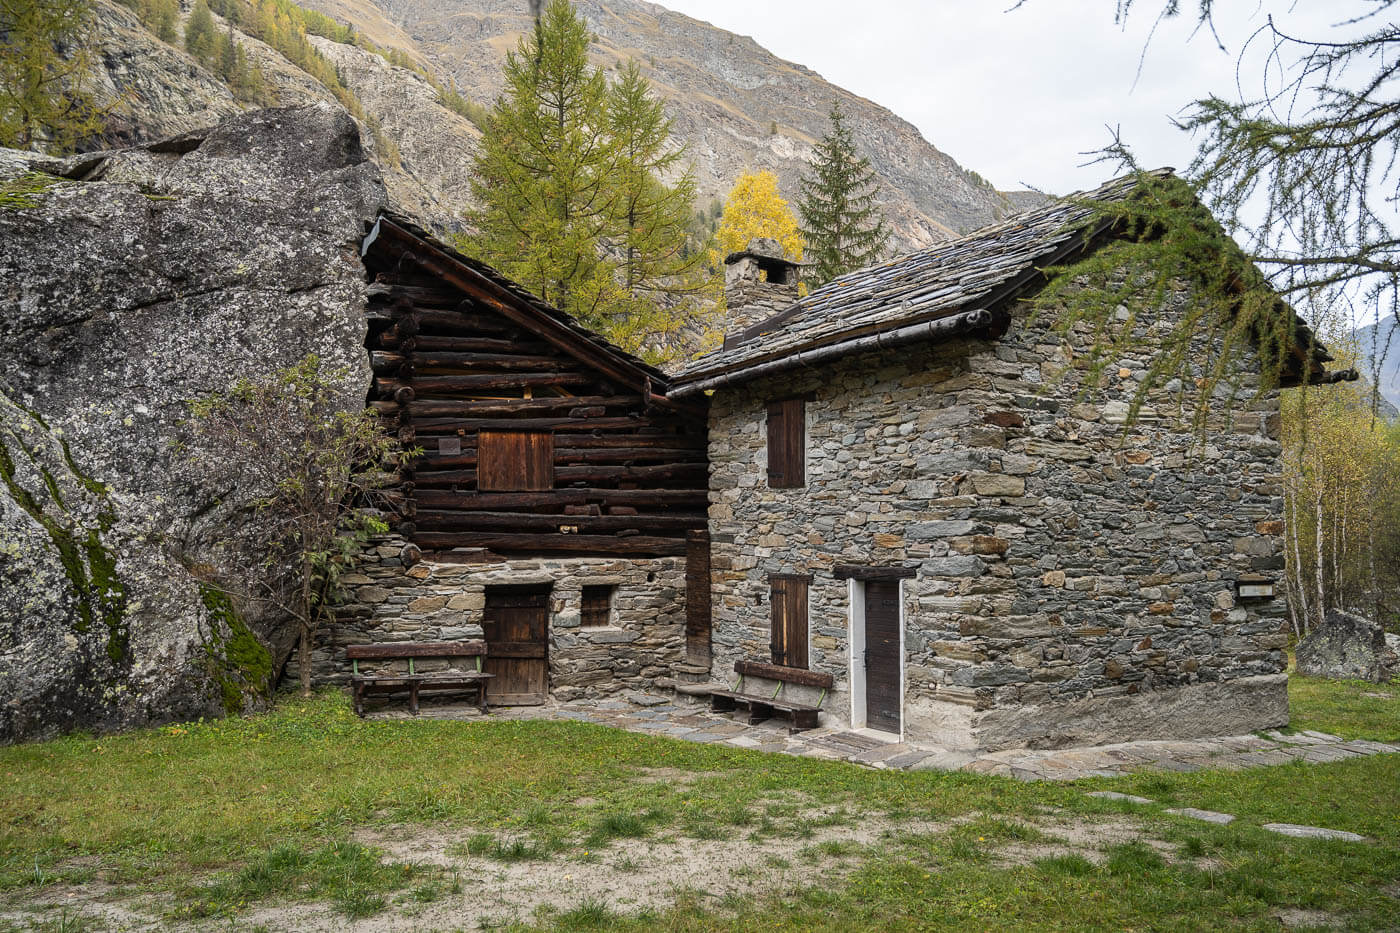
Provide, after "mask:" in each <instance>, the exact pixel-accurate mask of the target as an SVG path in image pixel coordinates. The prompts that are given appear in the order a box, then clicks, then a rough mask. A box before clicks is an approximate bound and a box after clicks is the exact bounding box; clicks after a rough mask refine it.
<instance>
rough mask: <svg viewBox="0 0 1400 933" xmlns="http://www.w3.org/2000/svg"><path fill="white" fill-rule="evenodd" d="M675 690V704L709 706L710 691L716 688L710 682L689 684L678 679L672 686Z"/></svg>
mask: <svg viewBox="0 0 1400 933" xmlns="http://www.w3.org/2000/svg"><path fill="white" fill-rule="evenodd" d="M672 689H674V690H675V692H676V700H675V702H676V705H677V706H709V705H710V691H712V690H714V689H716V686H715V685H714V684H712V683H703V684H690V683H680V682H679V681H678V682H677V683H675V684H674V685H673V686H672Z"/></svg>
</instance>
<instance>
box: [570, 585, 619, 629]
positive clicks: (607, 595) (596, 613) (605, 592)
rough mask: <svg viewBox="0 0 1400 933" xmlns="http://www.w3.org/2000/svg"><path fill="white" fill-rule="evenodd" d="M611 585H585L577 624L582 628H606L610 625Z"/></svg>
mask: <svg viewBox="0 0 1400 933" xmlns="http://www.w3.org/2000/svg"><path fill="white" fill-rule="evenodd" d="M616 589H617V588H616V587H612V586H585V587H584V588H583V607H582V611H581V613H580V620H579V624H580V625H582V626H583V627H584V628H607V627H608V626H610V625H612V604H613V591H614V590H616Z"/></svg>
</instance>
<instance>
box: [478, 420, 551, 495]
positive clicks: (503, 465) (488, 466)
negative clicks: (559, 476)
mask: <svg viewBox="0 0 1400 933" xmlns="http://www.w3.org/2000/svg"><path fill="white" fill-rule="evenodd" d="M476 469H477V474H476V483H477V489H478V490H479V491H481V492H540V491H547V490H550V489H553V488H554V435H553V434H551V433H549V432H548V431H482V432H481V434H480V435H479V436H478V438H477V468H476Z"/></svg>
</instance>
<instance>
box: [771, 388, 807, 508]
mask: <svg viewBox="0 0 1400 933" xmlns="http://www.w3.org/2000/svg"><path fill="white" fill-rule="evenodd" d="M805 485H807V404H806V402H804V401H803V400H802V399H800V398H794V399H786V400H784V401H781V402H769V403H768V486H769V487H770V488H772V489H800V488H801V487H803V486H805Z"/></svg>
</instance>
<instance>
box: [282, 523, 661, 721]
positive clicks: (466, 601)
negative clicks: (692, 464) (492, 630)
mask: <svg viewBox="0 0 1400 933" xmlns="http://www.w3.org/2000/svg"><path fill="white" fill-rule="evenodd" d="M345 583H346V584H347V587H348V589H349V592H350V599H351V601H349V602H347V603H346V604H344V605H342V606H341V607H339V609H338V610H337V621H336V624H335V625H333V626H328V627H327V628H326V629H324V630H323V631H322V632H320V633H319V637H318V639H317V644H316V647H315V650H314V652H313V662H314V664H315V668H314V672H313V679H314V681H315V682H316V683H318V684H340V683H345V682H346V680H347V679H348V677H349V675H350V663H349V662H348V661H347V660H346V659H345V646H346V645H361V644H374V643H378V642H396V641H460V640H464V639H472V638H481V637H482V630H481V619H482V614H483V611H484V610H485V607H486V588H487V587H490V586H504V585H515V586H518V585H522V584H541V585H543V584H548V585H551V586H552V587H553V589H552V591H551V597H552V598H551V602H550V619H549V689H550V695H551V696H552V697H553V698H555V699H557V700H573V699H578V698H580V697H583V696H607V695H610V694H614V693H617V692H620V691H623V690H642V691H654V690H657V689H660V688H661V687H664V686H668V685H669V678H670V676H671V665H672V664H675V663H677V662H680V661H682V660H683V659H684V656H685V560H684V558H679V557H666V558H655V559H636V558H626V559H613V558H568V559H543V558H542V559H534V560H512V561H502V562H498V563H485V564H460V563H440V562H435V561H433V560H431V559H427V560H420V559H419V558H418V554H417V548H415V547H413V546H412V545H408V544H406V543H405V542H404V541H403V539H401V538H397V537H389V538H385V539H382V540H380V541H378V542H376V543H375V544H374V545H373V546H372V547H370V548H368V549H367V552H366V560H365V562H364V563H363V565H362V566H361V567H360V568H359V570H358V572H356V573H355V574H351V575H347V577H346V578H345ZM584 586H614V587H616V590H615V593H614V598H613V611H612V620H611V623H612V624H610V625H608V626H607V627H602V628H591V627H590V628H585V627H583V625H582V624H581V621H580V611H579V607H580V601H581V595H582V588H583V587H584ZM285 676H286V677H287V678H288V679H289V680H292V681H295V679H296V677H297V663H296V658H295V657H293V659H292V661H291V662H290V663H289V664H288V670H287V673H286V675H285ZM658 680H662V681H664V682H663V683H662V684H660V685H658V683H657V682H658Z"/></svg>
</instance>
